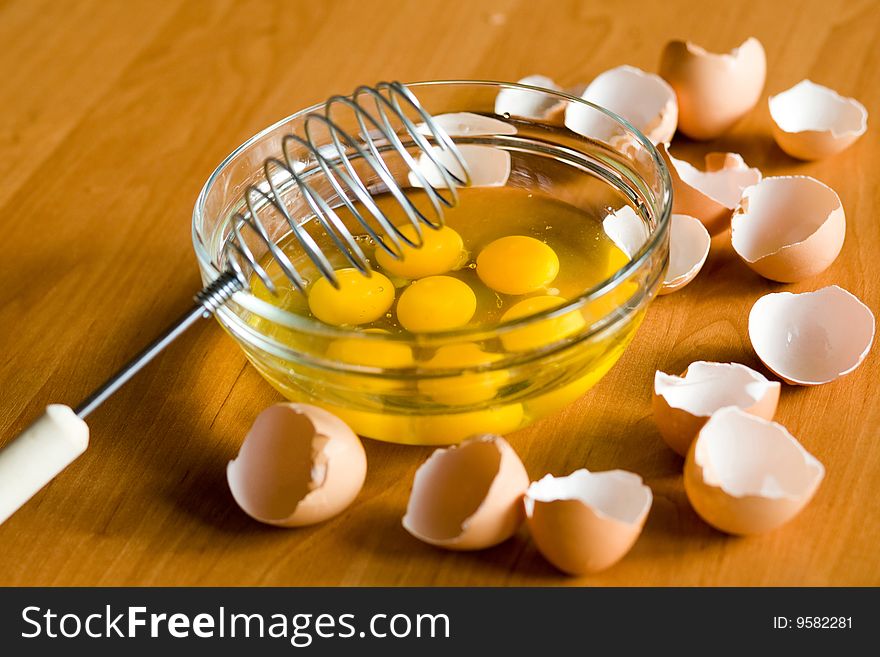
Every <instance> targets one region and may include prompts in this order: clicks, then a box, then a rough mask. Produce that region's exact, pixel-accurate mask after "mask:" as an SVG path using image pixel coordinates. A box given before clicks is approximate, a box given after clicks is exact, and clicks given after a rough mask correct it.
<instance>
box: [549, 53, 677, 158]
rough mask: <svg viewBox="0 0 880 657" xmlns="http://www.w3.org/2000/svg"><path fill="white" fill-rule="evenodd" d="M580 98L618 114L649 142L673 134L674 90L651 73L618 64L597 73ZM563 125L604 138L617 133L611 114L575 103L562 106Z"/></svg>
mask: <svg viewBox="0 0 880 657" xmlns="http://www.w3.org/2000/svg"><path fill="white" fill-rule="evenodd" d="M581 98H583V99H584V100H587V101H589V102H591V103H594V104H596V105H599V106H600V107H603V108H605V109H607V110H609V111H611V112H614V113H615V114H618V115H620V116H622V117H623V118H624V119H626V120H627V121H629V122H630V123H631V124H632V125H633V126H635V128H636V129H637V130H639V131H640V132H642V133H643V134H644V135H645V136H646V137H647V138H648V139H649V140H650V141H651V142H652V143H653V144H659V143H664V142H669V141H670V140H671V139H672V135H673V134H675V127H676V125H677V122H678V103H677V102H676V100H675V92H674V91H673V90H672V87H670V86H669V85H668V84H666V82H665V81H664V80H663V79H662V78H660V77H659V76H657V75H654V74H653V73H646V72H645V71H642V70H641V69H638V68H635V67H634V66H618V67H617V68H613V69H611V70H609V71H605V72H604V73H602V74H600V75H599V76H597V77H596V79H594V80H593V81H592V82H591V83H590V84H589V85H588V86H587V88H586V90H585V91H584V93H583V94H582V95H581ZM565 125H566V127H567V128H568V129H569V130H571V131H572V132H576V133H578V134H580V135H584V136H585V137H592V138H594V139H599V140H601V141H605V142H611V140H612V139H613V138H614V137H618V136H620V126H619V125H618V124H617V123H616V122H615V121H614V120H613V119H612V118H611V117H609V116H605V115H603V114H601V113H599V112H597V111H596V110H595V109H593V108H592V107H586V106H583V105H580V104H578V103H570V104H568V106H567V107H566V108H565Z"/></svg>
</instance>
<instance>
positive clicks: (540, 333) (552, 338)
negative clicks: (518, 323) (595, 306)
mask: <svg viewBox="0 0 880 657" xmlns="http://www.w3.org/2000/svg"><path fill="white" fill-rule="evenodd" d="M564 303H566V300H565V299H563V298H562V297H551V296H540V297H529V298H528V299H523V300H522V301H520V302H519V303H516V304H514V305H512V306H511V307H510V308H509V309H508V310H507V312H506V313H504V314H503V315H502V316H501V321H502V322H507V321H510V320H513V319H519V318H520V317H526V316H528V315H533V314H535V313H539V312H542V311H545V310H550V309H551V308H557V307H558V306H561V305H563V304H564ZM584 326H586V322H585V321H584V318H583V315H581V313H580V311H579V310H573V311H571V312H567V313H565V314H563V315H560V316H558V317H549V318H547V319H542V320H537V321H534V322H532V323H530V324H527V325H526V326H523V327H521V328H517V329H514V330H512V331H510V332H507V333H503V334H502V335H501V343H502V344H503V345H504V348H505V349H507V350H509V351H530V350H532V349H539V348H541V347H544V346H547V345H550V344H553V343H554V342H558V341H559V340H562V339H564V338H567V337H568V336H570V335H572V334H574V333H577V332H579V331H581V330H582V329H583V328H584Z"/></svg>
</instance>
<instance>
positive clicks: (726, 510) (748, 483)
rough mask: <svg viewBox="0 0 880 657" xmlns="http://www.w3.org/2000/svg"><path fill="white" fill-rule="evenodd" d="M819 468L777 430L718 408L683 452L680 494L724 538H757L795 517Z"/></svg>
mask: <svg viewBox="0 0 880 657" xmlns="http://www.w3.org/2000/svg"><path fill="white" fill-rule="evenodd" d="M824 476H825V468H824V467H823V466H822V464H821V463H820V462H819V461H818V460H816V457H814V456H813V455H812V454H810V453H809V452H807V450H806V449H804V447H803V446H802V445H801V444H800V443H799V442H798V441H797V440H796V439H795V437H794V436H792V435H791V434H790V433H789V432H788V431H787V430H786V429H785V427H783V426H782V425H781V424H777V423H776V422H769V421H767V420H764V419H762V418H759V417H756V416H755V415H752V414H750V413H746V412H744V411H742V410H740V409H738V408H723V409H721V410H719V411H718V412H716V413H715V414H714V415H712V417H711V418H710V419H709V421H708V422H707V423H706V426H704V427H703V428H702V430H701V431H700V433H699V435H698V436H697V439H696V440H695V441H694V444H693V446H692V447H691V449H690V451H689V452H688V456H687V460H686V461H685V466H684V489H685V492H686V493H687V496H688V499H689V500H690V502H691V505H692V506H693V507H694V510H695V511H696V512H697V514H698V515H699V516H700V517H701V518H702V519H703V520H705V521H706V522H707V523H709V524H710V525H712V526H713V527H715V528H716V529H720V530H721V531H723V532H727V533H728V534H739V535H748V534H761V533H763V532H768V531H771V530H773V529H776V528H777V527H780V526H781V525H783V524H785V523H786V522H788V521H789V520H791V519H792V518H793V517H794V516H796V515H797V514H798V513H799V512H800V511H801V509H803V508H804V506H806V504H807V502H809V501H810V499H812V497H813V494H814V493H815V492H816V489H817V488H818V487H819V484H820V483H821V481H822V478H823V477H824Z"/></svg>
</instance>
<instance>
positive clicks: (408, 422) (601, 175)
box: [193, 81, 672, 445]
mask: <svg viewBox="0 0 880 657" xmlns="http://www.w3.org/2000/svg"><path fill="white" fill-rule="evenodd" d="M409 88H410V89H411V90H412V91H413V92H414V93H415V95H416V96H417V97H418V99H419V101H420V102H421V104H422V105H423V107H424V108H425V109H426V110H427V111H428V112H430V113H431V114H433V115H434V116H437V115H438V114H444V113H449V112H472V113H479V114H483V115H487V116H491V117H493V118H495V119H498V120H501V121H504V122H506V123H507V124H510V125H513V126H515V128H516V134H515V135H502V134H494V135H481V136H479V137H471V138H469V139H468V142H469V143H479V144H486V145H491V146H493V147H495V148H501V149H506V150H508V151H509V152H510V153H511V156H512V169H513V170H512V175H511V176H510V178H509V179H508V182H507V184H508V185H512V186H519V187H525V188H529V189H538V190H541V191H542V192H544V193H547V194H550V195H551V196H553V197H554V198H556V199H559V200H563V201H565V202H567V203H569V204H571V205H574V206H576V207H581V208H584V209H588V210H589V211H591V212H593V213H594V214H595V212H596V211H597V209H603V210H602V211H604V212H605V213H607V212H608V211H609V210H616V209H619V207H620V206H622V205H627V206H629V207H630V208H631V209H632V210H633V211H634V212H633V213H630V216H631V217H635V218H636V223H637V224H640V225H637V226H636V229H637V230H636V232H641V233H642V237H641V238H640V239H639V240H638V241H642V240H644V243H643V244H642V245H641V247H639V246H638V242H637V243H636V246H635V247H632V246H631V247H630V250H631V251H634V252H632V253H631V254H630V255H631V259H630V261H629V262H628V263H627V264H626V265H625V266H623V267H622V268H620V269H619V270H618V271H616V272H615V273H614V274H613V275H612V276H610V277H609V278H608V279H607V280H605V281H603V282H601V283H599V284H598V285H595V286H594V287H592V288H591V289H589V290H586V291H585V292H584V293H583V294H582V295H581V296H579V297H577V298H574V299H572V300H571V301H569V302H568V303H567V304H565V305H564V306H561V307H558V308H553V309H551V310H548V311H544V312H541V313H538V314H535V315H532V316H528V317H523V318H521V319H517V320H514V321H510V322H507V323H504V324H501V325H499V326H495V327H491V328H486V327H479V328H463V329H458V330H455V331H448V332H444V333H430V334H421V335H412V336H409V337H408V338H402V337H399V336H391V335H384V334H379V333H364V332H362V331H355V330H351V329H346V328H341V327H334V326H329V325H326V324H323V323H321V322H319V321H317V320H315V319H312V318H309V317H306V316H302V315H298V314H294V313H292V312H288V311H285V310H283V309H281V308H279V307H277V306H276V305H272V304H269V303H266V302H265V301H262V300H260V299H258V298H257V297H255V296H253V295H251V294H249V293H247V292H241V293H238V294H236V295H235V297H234V298H233V299H232V300H231V301H230V302H229V303H228V304H227V305H226V306H225V307H223V308H221V309H219V310H218V311H217V313H216V316H217V319H218V320H219V322H220V324H221V325H222V326H223V327H224V328H225V329H226V330H227V331H228V332H229V333H230V335H232V336H233V338H235V340H236V341H237V342H238V343H239V345H240V346H241V348H242V349H243V350H244V352H245V354H247V357H248V358H249V359H250V361H251V362H252V363H253V365H254V366H255V367H256V368H257V369H258V370H259V372H260V373H261V374H262V375H263V376H264V377H265V378H266V380H267V381H268V382H269V383H271V384H272V385H273V386H274V387H275V388H277V389H278V390H279V391H280V392H281V393H282V394H283V395H284V396H285V397H287V398H289V399H291V400H294V401H303V402H308V403H313V404H316V405H319V406H322V407H324V408H326V409H328V410H331V411H332V412H334V413H336V414H338V415H339V416H340V417H342V418H343V419H344V420H346V421H347V422H348V423H349V424H350V425H351V426H352V428H353V429H354V430H355V431H356V432H358V433H359V434H361V435H363V436H367V437H370V438H376V439H380V440H386V441H391V442H397V443H410V444H420V445H425V444H449V443H456V442H459V441H461V440H462V439H464V438H466V437H467V436H469V435H472V434H475V433H481V432H493V433H502V434H504V433H508V432H511V431H514V430H516V429H519V428H521V427H523V426H525V425H527V424H529V423H530V422H532V421H534V420H536V419H538V418H540V417H543V416H545V415H547V414H549V413H552V412H553V411H555V410H557V409H559V408H561V407H562V406H564V405H566V404H568V403H570V402H572V401H573V400H575V399H577V398H578V397H580V396H581V395H582V394H583V393H584V392H585V391H586V390H587V389H588V388H590V387H591V386H592V385H593V384H594V383H596V381H598V380H599V379H600V378H601V377H602V376H603V375H604V374H605V373H606V372H607V371H608V370H609V369H610V368H611V366H612V365H613V364H614V363H615V362H616V361H617V359H618V358H619V356H620V355H621V354H622V353H623V350H624V349H625V348H626V346H627V345H628V344H629V342H630V340H631V339H632V337H633V334H634V332H635V330H636V329H637V328H638V326H639V324H640V322H641V320H642V318H643V316H644V313H645V309H646V307H647V305H648V303H649V302H650V301H651V299H652V298H653V297H654V296H655V294H656V292H657V289H658V288H659V286H660V284H661V282H662V279H663V274H664V271H665V268H666V265H667V261H668V255H669V239H668V226H669V216H670V211H671V202H672V192H671V183H670V180H669V176H668V173H667V171H666V168H665V167H664V165H663V162H662V160H661V159H660V157H659V155H658V153H657V151H656V150H655V149H654V147H653V146H652V144H651V143H650V142H649V141H648V140H647V139H646V138H645V137H644V136H643V135H642V134H641V133H639V132H638V131H637V130H635V128H633V127H632V126H631V125H629V124H628V123H627V122H626V121H624V120H623V119H621V118H620V117H618V116H616V115H614V114H612V113H610V112H608V111H606V110H604V109H602V108H600V107H597V106H595V105H591V104H590V103H587V102H585V101H583V100H581V99H579V98H575V97H572V96H569V95H567V94H564V93H553V92H548V91H546V90H538V89H535V88H532V87H526V86H522V85H516V84H507V83H498V82H481V81H449V82H446V81H443V82H424V83H417V84H412V85H409ZM505 89H506V90H517V91H518V92H519V93H521V94H524V95H525V96H521V98H528V97H529V96H533V98H534V99H535V100H541V101H553V102H556V103H558V105H556V106H555V107H554V108H552V111H550V112H549V113H548V115H547V116H546V118H542V119H534V118H532V119H524V118H519V117H516V116H513V117H511V116H509V115H506V114H505V115H498V114H496V113H495V101H496V97H497V95H498V93H499V91H501V90H505ZM569 106H572V108H571V109H570V112H575V113H576V114H577V115H578V116H579V119H580V120H581V122H582V123H581V124H582V125H583V124H584V123H583V122H584V121H585V123H586V124H589V125H591V126H592V128H591V130H590V132H589V134H591V135H593V136H592V137H589V138H588V137H585V136H582V135H580V134H577V133H575V132H572V131H571V130H568V129H567V128H566V127H565V125H564V124H563V120H562V117H563V116H564V111H565V110H566V108H568V107H569ZM321 109H322V106H315V107H311V108H308V109H305V110H302V111H301V112H297V113H296V114H293V115H292V116H289V117H287V118H285V119H283V120H281V121H279V122H278V123H276V124H275V125H273V126H271V127H269V128H267V129H266V130H264V131H262V132H261V133H259V134H257V135H255V136H254V137H252V138H250V139H249V140H248V141H246V142H245V143H244V144H242V145H241V146H239V147H238V148H237V149H236V150H235V151H233V152H232V154H230V155H229V156H228V157H227V158H226V159H225V160H224V161H223V162H222V163H221V164H220V166H218V167H217V169H216V170H215V171H214V172H213V173H212V174H211V176H210V178H209V179H208V181H207V183H206V184H205V186H204V188H203V189H202V191H201V193H200V194H199V197H198V200H197V202H196V206H195V210H194V212H193V244H194V247H195V252H196V256H197V257H198V262H199V267H200V268H201V272H202V278H203V281H204V282H205V283H207V282H209V281H212V280H214V279H215V278H216V277H217V276H219V274H220V273H221V271H222V270H223V268H224V267H225V263H224V255H223V253H224V250H223V246H224V243H225V241H226V240H227V238H228V236H229V233H230V219H231V216H232V215H233V213H234V212H235V211H236V210H237V209H239V208H241V204H242V194H243V192H244V190H245V188H246V187H247V185H249V184H253V183H256V182H259V181H260V179H261V175H262V165H263V161H264V160H265V159H266V158H267V157H270V156H277V155H278V153H279V151H280V145H281V139H282V137H283V136H284V135H285V134H288V133H296V134H302V129H303V121H304V117H305V116H306V115H307V114H308V113H310V112H316V111H320V110H321ZM343 127H345V128H347V129H350V130H351V131H352V132H353V134H357V133H356V128H357V126H356V125H354V121H353V120H352V121H351V125H347V126H343ZM504 132H507V131H504ZM404 141H405V142H406V140H404ZM456 141H457V142H458V141H460V140H459V139H458V138H456ZM328 143H329V138H328ZM394 173H395V176H397V178H398V180H400V181H402V182H403V184H404V185H406V171H405V170H401V171H395V172H394ZM301 175H304V176H309V175H314V176H320V175H321V174H320V171H319V169H318V167H317V166H316V164H315V163H314V161H311V160H310V159H309V158H308V157H307V156H306V154H305V153H303V157H302V171H301ZM315 179H316V180H317V178H315ZM366 182H368V183H370V182H373V181H370V180H367V181H366ZM317 186H318V187H320V185H317ZM322 189H323V191H325V192H327V193H328V197H332V195H331V194H329V192H330V191H332V190H329V189H328V188H327V186H326V185H325V186H324V187H323V188H322ZM337 204H338V203H337ZM293 205H294V208H295V209H298V210H299V211H301V215H300V216H301V218H302V220H303V221H307V220H309V218H310V213H309V212H308V211H307V208H306V207H305V206H304V204H302V203H300V204H299V205H298V206H297V204H296V203H295V202H294V203H293ZM331 205H333V203H332V200H331ZM615 206H617V207H615ZM596 220H601V217H598V218H597V219H596ZM629 230H630V234H632V226H630V227H629ZM288 231H289V228H288V227H286V226H285V225H284V223H283V222H281V221H279V222H277V223H276V224H272V225H270V226H269V233H270V235H271V236H272V237H273V238H274V239H277V240H280V239H282V238H283V237H284V236H285V235H286V234H287V232H288ZM253 248H254V249H255V250H256V251H257V253H256V255H258V256H259V255H261V253H260V251H259V249H260V245H259V244H254V245H253ZM263 250H264V251H265V249H263ZM578 315H579V316H580V318H583V319H582V320H581V319H580V318H577V322H575V323H574V324H569V325H570V326H574V325H577V326H578V327H579V328H578V330H576V331H575V332H570V331H564V332H562V333H560V335H562V336H563V337H561V338H560V339H558V340H551V341H550V342H547V341H546V340H538V341H535V345H534V346H533V347H528V345H529V344H530V342H529V341H530V337H529V336H531V335H534V334H535V333H534V332H536V331H537V332H538V334H540V335H544V336H546V335H555V332H554V331H553V330H552V329H553V327H554V326H557V324H558V323H562V324H565V323H566V322H569V321H570V320H571V319H572V318H576V317H577V316H578ZM548 327H549V329H551V330H549V331H548V330H547V329H548ZM339 340H355V341H358V342H357V343H353V344H354V345H355V347H356V348H360V347H362V348H363V349H364V350H371V349H376V348H384V347H386V346H387V344H386V343H387V342H388V341H394V342H400V343H403V344H405V345H406V346H407V347H409V348H411V349H412V353H413V356H414V364H413V365H411V366H407V367H401V368H378V367H368V366H363V365H356V364H352V363H346V362H339V361H338V360H335V359H332V358H330V357H328V356H327V351H328V347H329V346H330V345H331V344H332V343H334V342H336V341H339ZM510 340H514V341H518V343H519V344H520V345H523V344H525V345H526V346H527V347H526V348H521V349H519V350H517V351H515V352H513V353H510V352H509V351H507V350H506V349H505V348H504V344H505V341H507V342H506V344H510ZM457 343H470V344H474V345H476V346H477V347H479V348H480V349H482V350H484V351H486V352H490V353H495V354H498V355H499V356H500V357H499V358H498V359H497V360H494V361H492V362H491V363H482V364H481V365H478V366H473V367H464V368H455V369H433V368H426V367H424V365H420V363H424V362H425V361H427V360H429V359H430V358H431V356H432V355H433V354H434V353H435V352H436V350H437V349H438V348H439V347H441V346H445V345H449V344H457ZM334 353H339V352H338V350H337V351H335V352H334ZM437 389H441V390H442V389H445V390H448V391H449V392H450V394H444V395H440V396H439V399H440V401H438V395H436V394H429V393H430V392H431V391H436V390H437Z"/></svg>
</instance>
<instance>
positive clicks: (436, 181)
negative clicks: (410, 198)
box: [408, 144, 510, 189]
mask: <svg viewBox="0 0 880 657" xmlns="http://www.w3.org/2000/svg"><path fill="white" fill-rule="evenodd" d="M457 146H458V150H459V152H460V153H461V155H462V157H463V158H464V161H465V163H466V164H467V167H468V170H469V171H470V174H471V186H473V187H503V186H504V185H505V184H506V183H507V179H508V178H509V177H510V153H509V152H508V151H506V150H502V149H500V148H495V147H493V146H482V145H477V144H457ZM431 152H432V153H433V154H434V157H435V158H436V159H437V161H438V162H439V164H440V165H441V166H443V167H444V168H445V169H446V170H447V171H448V172H449V173H451V174H452V175H453V176H456V177H457V178H458V179H459V180H465V173H464V170H463V169H462V167H461V166H460V165H459V163H458V160H456V158H455V156H454V155H453V154H452V152H451V151H448V150H444V149H441V148H440V147H438V146H432V147H431ZM418 167H419V170H420V171H421V172H422V175H423V176H425V178H426V179H427V181H428V184H429V185H431V186H432V187H434V188H435V189H443V188H445V187H447V184H446V180H445V178H444V177H443V174H442V173H441V172H440V169H439V168H438V167H437V165H436V164H435V163H434V162H433V161H432V160H431V158H430V156H428V155H427V154H426V153H422V154H421V155H420V156H419V159H418ZM408 177H409V184H410V185H412V186H413V187H422V186H423V185H422V182H421V181H420V180H419V179H418V177H417V176H416V175H415V174H414V173H413V172H412V171H411V172H410V173H409V174H408Z"/></svg>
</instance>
